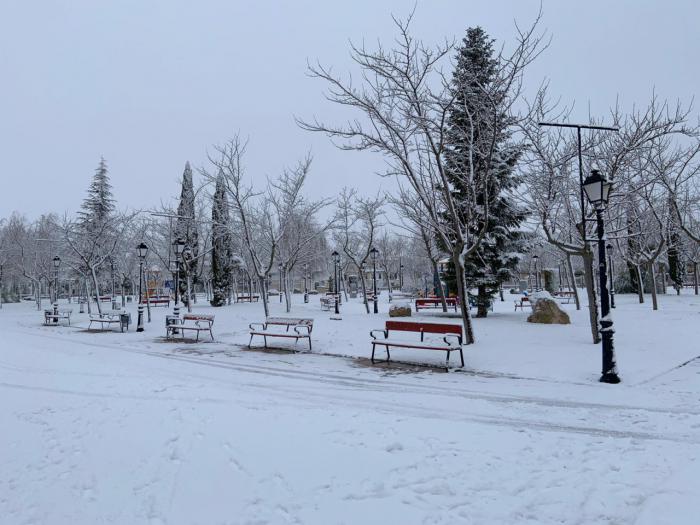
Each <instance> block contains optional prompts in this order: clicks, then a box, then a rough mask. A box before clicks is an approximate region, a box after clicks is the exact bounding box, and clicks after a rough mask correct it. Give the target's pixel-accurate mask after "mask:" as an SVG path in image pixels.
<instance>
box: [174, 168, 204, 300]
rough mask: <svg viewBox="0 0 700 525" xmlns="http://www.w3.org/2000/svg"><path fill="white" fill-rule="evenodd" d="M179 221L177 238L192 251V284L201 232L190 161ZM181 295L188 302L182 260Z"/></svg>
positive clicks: (182, 190) (186, 169)
mask: <svg viewBox="0 0 700 525" xmlns="http://www.w3.org/2000/svg"><path fill="white" fill-rule="evenodd" d="M177 215H178V218H177V222H176V224H175V240H177V239H182V240H183V241H184V242H185V246H186V247H187V248H189V249H190V250H191V252H192V259H191V263H190V266H189V272H190V276H191V278H192V281H191V282H192V286H194V285H195V283H196V277H197V255H198V253H199V234H198V232H197V226H196V217H195V207H194V183H193V182H192V168H191V167H190V163H189V162H187V163H185V171H184V172H183V173H182V189H181V191H180V204H179V205H178V207H177ZM180 263H181V264H180V275H179V280H180V290H179V291H180V295H181V297H182V301H183V302H184V303H185V304H187V302H188V301H189V297H186V295H187V271H186V269H185V268H184V265H183V264H182V261H180Z"/></svg>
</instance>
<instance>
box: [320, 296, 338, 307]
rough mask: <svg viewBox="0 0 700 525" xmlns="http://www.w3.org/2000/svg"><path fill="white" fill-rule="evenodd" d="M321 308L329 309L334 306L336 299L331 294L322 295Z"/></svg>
mask: <svg viewBox="0 0 700 525" xmlns="http://www.w3.org/2000/svg"><path fill="white" fill-rule="evenodd" d="M320 299H321V310H330V309H331V308H335V302H336V301H337V299H336V298H335V297H332V296H324V297H321V298H320Z"/></svg>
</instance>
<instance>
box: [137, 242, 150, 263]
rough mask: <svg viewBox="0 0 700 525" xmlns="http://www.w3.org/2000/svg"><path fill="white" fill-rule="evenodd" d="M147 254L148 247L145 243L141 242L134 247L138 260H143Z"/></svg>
mask: <svg viewBox="0 0 700 525" xmlns="http://www.w3.org/2000/svg"><path fill="white" fill-rule="evenodd" d="M147 254H148V246H147V245H146V243H145V242H142V243H141V244H139V245H138V246H137V247H136V255H138V256H139V259H145V258H146V255H147Z"/></svg>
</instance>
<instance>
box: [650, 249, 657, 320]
mask: <svg viewBox="0 0 700 525" xmlns="http://www.w3.org/2000/svg"><path fill="white" fill-rule="evenodd" d="M649 272H650V273H651V309H652V310H658V309H659V302H658V297H657V291H656V272H655V271H654V262H653V261H652V262H650V263H649Z"/></svg>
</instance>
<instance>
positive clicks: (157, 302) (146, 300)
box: [141, 295, 170, 307]
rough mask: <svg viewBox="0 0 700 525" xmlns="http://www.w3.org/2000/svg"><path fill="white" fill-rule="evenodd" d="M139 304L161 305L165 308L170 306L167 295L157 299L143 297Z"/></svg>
mask: <svg viewBox="0 0 700 525" xmlns="http://www.w3.org/2000/svg"><path fill="white" fill-rule="evenodd" d="M141 304H150V305H151V306H158V305H161V304H162V305H163V306H165V307H168V306H170V297H169V296H167V295H160V296H158V297H151V298H148V297H143V298H142V299H141Z"/></svg>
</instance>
